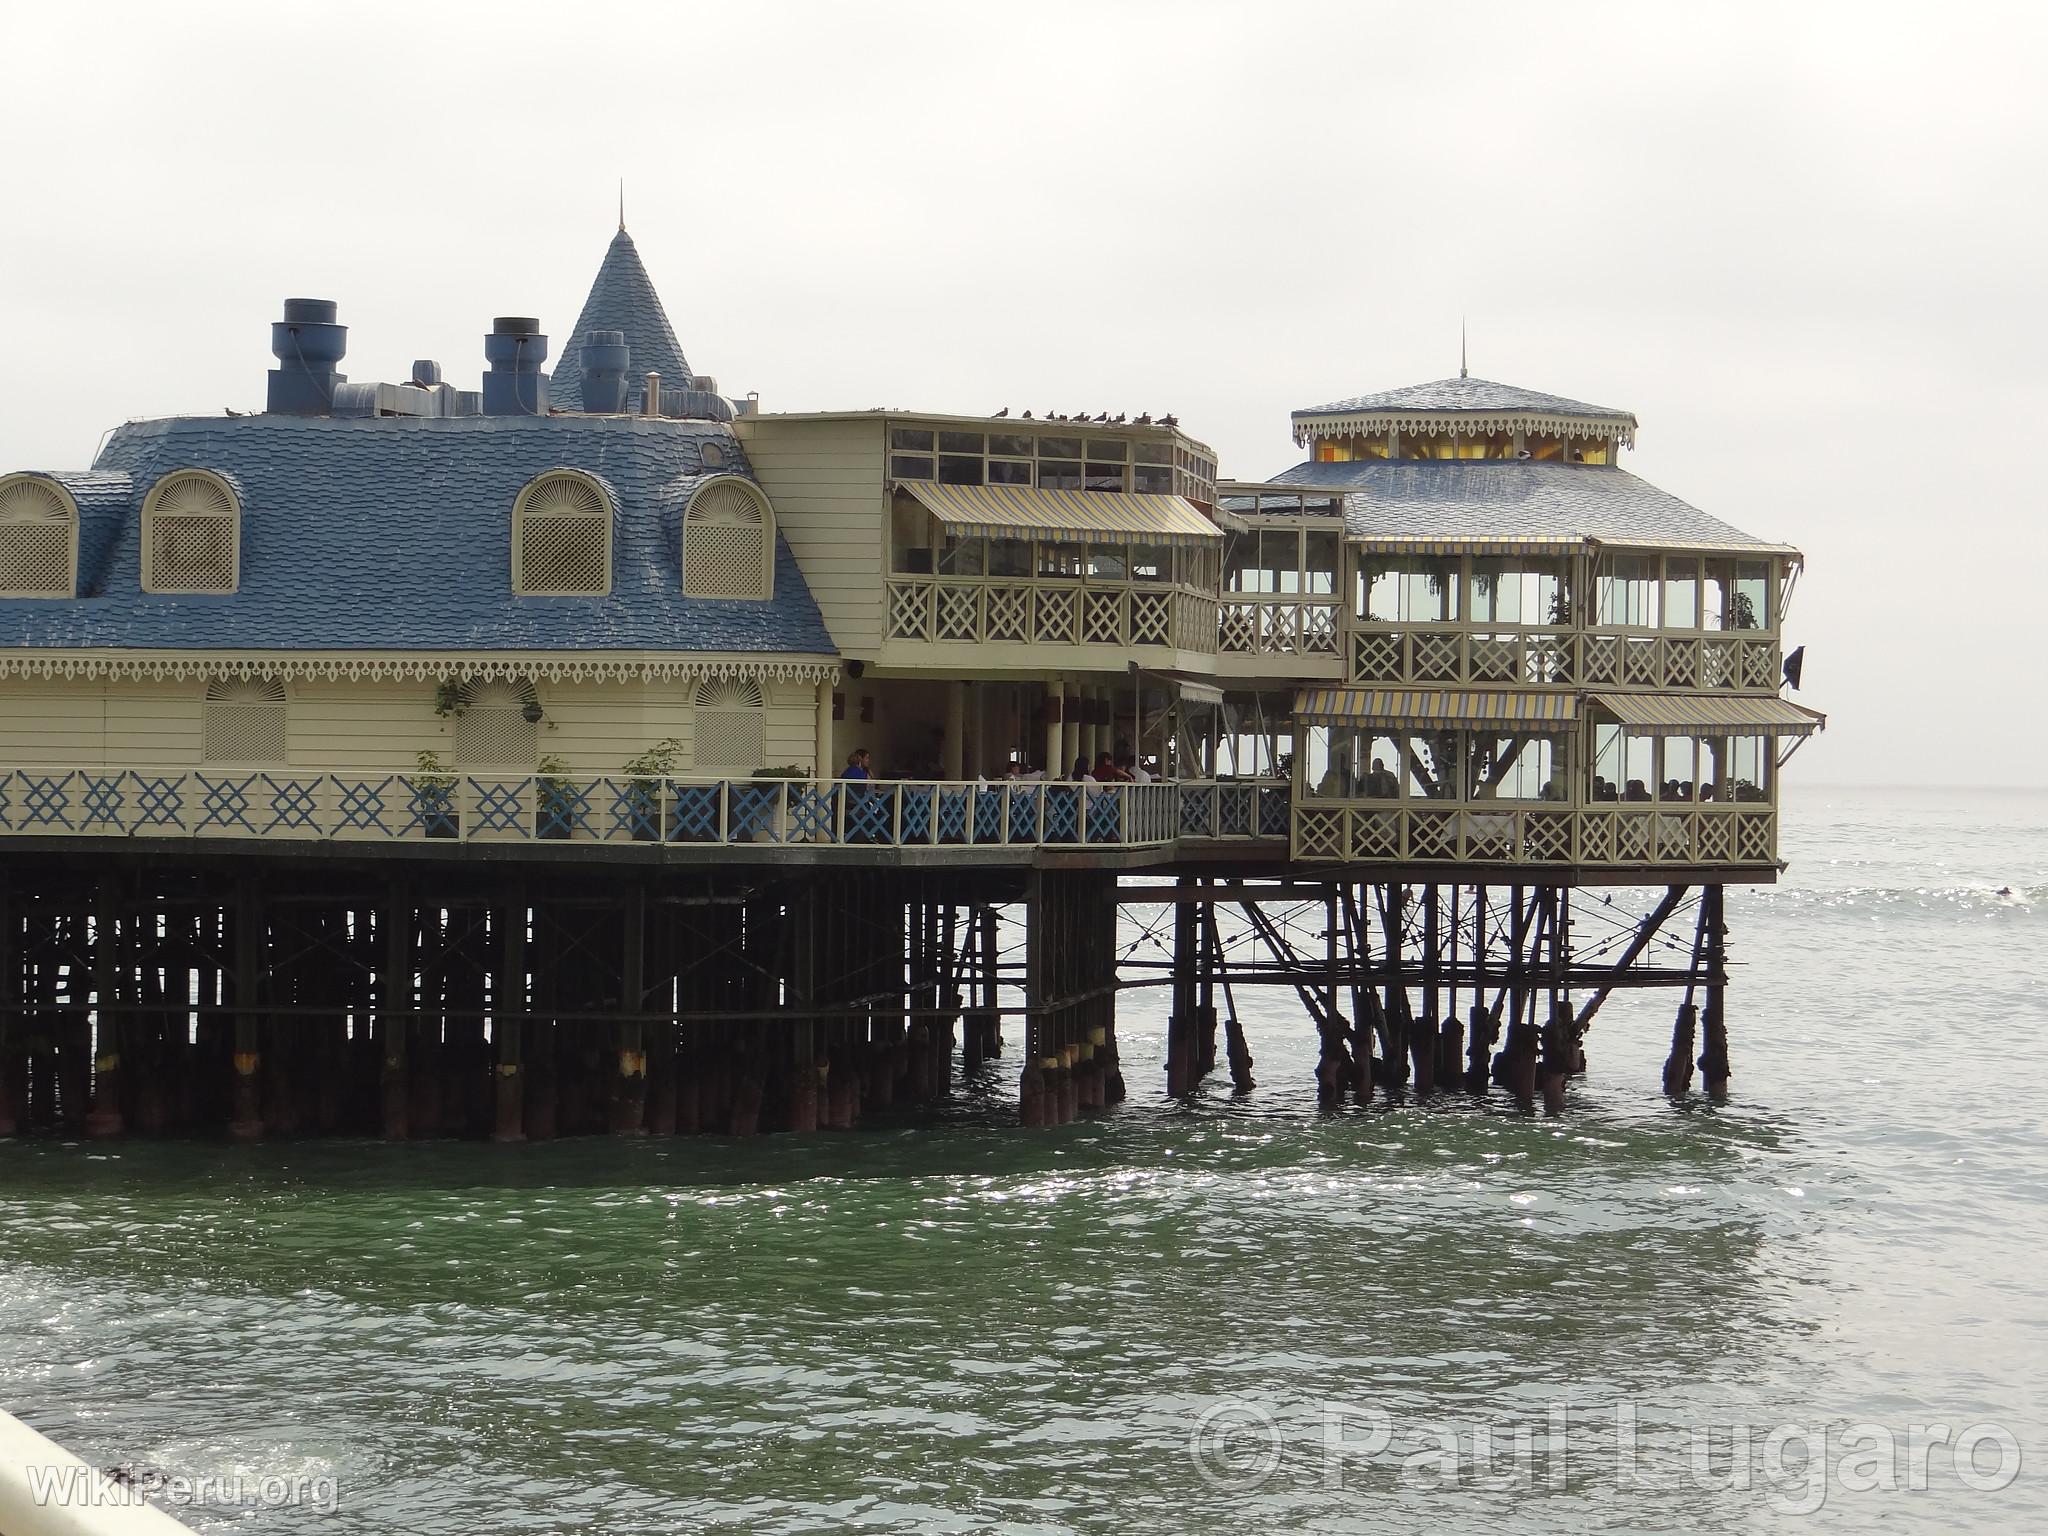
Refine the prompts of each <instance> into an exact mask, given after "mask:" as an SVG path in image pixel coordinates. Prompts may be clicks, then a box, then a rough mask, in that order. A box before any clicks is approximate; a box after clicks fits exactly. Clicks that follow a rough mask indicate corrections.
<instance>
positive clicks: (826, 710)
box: [815, 679, 839, 779]
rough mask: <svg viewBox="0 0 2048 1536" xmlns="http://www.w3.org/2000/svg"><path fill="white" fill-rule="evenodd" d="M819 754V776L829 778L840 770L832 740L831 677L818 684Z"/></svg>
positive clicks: (817, 750) (817, 748) (817, 749)
mask: <svg viewBox="0 0 2048 1536" xmlns="http://www.w3.org/2000/svg"><path fill="white" fill-rule="evenodd" d="M815 750H816V752H817V754H818V768H817V777H819V778H821V779H829V778H831V777H832V776H833V775H834V774H836V773H838V772H839V754H838V753H837V752H835V751H834V750H833V742H832V683H831V680H830V679H827V680H826V681H824V682H822V683H820V684H818V722H817V744H816V748H815Z"/></svg>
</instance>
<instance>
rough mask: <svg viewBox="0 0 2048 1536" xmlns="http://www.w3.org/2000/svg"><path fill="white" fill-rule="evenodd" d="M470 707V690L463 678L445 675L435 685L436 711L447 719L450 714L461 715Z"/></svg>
mask: <svg viewBox="0 0 2048 1536" xmlns="http://www.w3.org/2000/svg"><path fill="white" fill-rule="evenodd" d="M468 708H469V690H468V689H467V688H465V687H464V686H463V683H462V680H461V679H460V678H456V677H444V678H442V679H441V681H440V682H438V683H436V684H435V685H434V713H435V714H437V715H439V716H440V717H441V718H442V719H443V720H446V719H447V718H448V717H449V716H450V715H459V714H461V713H462V712H463V711H464V710H466V709H468Z"/></svg>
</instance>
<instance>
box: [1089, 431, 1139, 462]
mask: <svg viewBox="0 0 2048 1536" xmlns="http://www.w3.org/2000/svg"><path fill="white" fill-rule="evenodd" d="M1087 456H1088V457H1089V458H1091V459H1100V460H1102V461H1103V462H1104V463H1105V464H1121V463H1123V462H1124V460H1126V459H1128V458H1129V457H1130V456H1131V445H1130V444H1129V443H1126V442H1120V441H1118V440H1117V439H1115V438H1109V437H1091V438H1089V439H1088V454H1087Z"/></svg>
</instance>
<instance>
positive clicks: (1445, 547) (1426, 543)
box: [1351, 534, 1586, 556]
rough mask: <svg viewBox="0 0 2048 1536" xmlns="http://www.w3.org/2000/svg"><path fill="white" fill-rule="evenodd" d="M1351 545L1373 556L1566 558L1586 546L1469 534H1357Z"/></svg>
mask: <svg viewBox="0 0 2048 1536" xmlns="http://www.w3.org/2000/svg"><path fill="white" fill-rule="evenodd" d="M1351 542H1352V543H1353V544H1354V545H1356V546H1357V547H1358V548H1360V549H1362V550H1365V551H1366V552H1367V553H1369V554H1375V555H1552V556H1557V555H1569V554H1573V553H1575V552H1577V551H1578V550H1581V549H1584V548H1585V547H1586V540H1584V539H1582V538H1580V537H1579V536H1578V535H1577V534H1557V535H1554V536H1553V535H1533V534H1532V535H1529V536H1526V537H1523V538H1507V539H1488V538H1477V537H1474V536H1473V535H1471V534H1462V535H1451V534H1446V535H1443V536H1441V537H1434V538H1432V537H1420V538H1400V539H1396V538H1388V537H1386V536H1384V535H1380V534H1360V535H1357V536H1355V537H1354V538H1353V539H1352V540H1351Z"/></svg>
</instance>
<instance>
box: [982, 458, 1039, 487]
mask: <svg viewBox="0 0 2048 1536" xmlns="http://www.w3.org/2000/svg"><path fill="white" fill-rule="evenodd" d="M988 483H989V484H990V485H1029V484H1030V483H1031V461H1030V460H1028V459H1015V460H1012V459H990V460H989V461H988Z"/></svg>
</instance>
